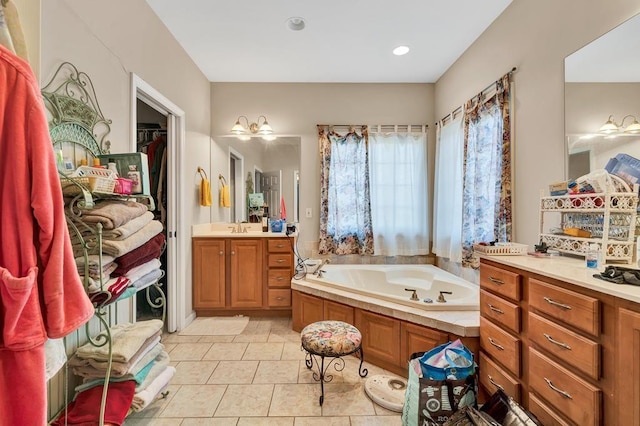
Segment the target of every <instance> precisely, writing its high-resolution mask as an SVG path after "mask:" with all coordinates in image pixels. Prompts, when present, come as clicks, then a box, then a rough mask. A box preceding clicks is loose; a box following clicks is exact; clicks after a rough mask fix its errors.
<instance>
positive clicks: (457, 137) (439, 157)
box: [433, 114, 464, 263]
mask: <svg viewBox="0 0 640 426" xmlns="http://www.w3.org/2000/svg"><path fill="white" fill-rule="evenodd" d="M462 125H463V118H462V114H459V116H458V117H455V118H453V119H451V120H450V121H448V122H447V123H446V124H443V122H442V121H441V122H440V123H438V127H437V129H436V161H435V163H436V168H435V182H434V201H433V207H434V215H433V252H434V254H435V255H436V256H440V257H444V258H447V259H449V260H450V261H451V262H456V263H460V262H461V261H462V176H463V173H462V167H463V163H464V161H463V156H464V132H463V127H462Z"/></svg>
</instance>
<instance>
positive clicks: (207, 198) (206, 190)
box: [200, 179, 211, 207]
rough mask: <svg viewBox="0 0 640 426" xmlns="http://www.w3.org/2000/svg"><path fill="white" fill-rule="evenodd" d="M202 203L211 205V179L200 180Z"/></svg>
mask: <svg viewBox="0 0 640 426" xmlns="http://www.w3.org/2000/svg"><path fill="white" fill-rule="evenodd" d="M200 205H201V206H204V207H208V206H210V205H211V183H210V182H209V179H202V180H201V181H200Z"/></svg>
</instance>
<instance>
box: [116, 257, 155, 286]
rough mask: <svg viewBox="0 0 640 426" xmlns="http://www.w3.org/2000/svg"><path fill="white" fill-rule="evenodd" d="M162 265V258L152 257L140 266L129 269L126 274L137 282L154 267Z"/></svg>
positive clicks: (132, 280)
mask: <svg viewBox="0 0 640 426" xmlns="http://www.w3.org/2000/svg"><path fill="white" fill-rule="evenodd" d="M161 266H162V262H160V259H151V260H150V261H148V262H147V263H143V264H142V265H140V266H136V267H135V268H131V269H129V271H128V272H127V273H126V274H124V276H125V277H127V278H129V279H130V280H131V282H132V283H135V282H136V281H138V280H139V279H140V278H142V277H144V276H145V275H147V274H148V273H149V272H151V271H153V270H154V269H160V267H161Z"/></svg>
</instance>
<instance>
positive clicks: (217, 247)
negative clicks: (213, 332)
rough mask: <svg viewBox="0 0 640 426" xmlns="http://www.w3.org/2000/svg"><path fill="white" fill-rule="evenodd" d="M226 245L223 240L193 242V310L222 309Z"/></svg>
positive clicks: (224, 287)
mask: <svg viewBox="0 0 640 426" xmlns="http://www.w3.org/2000/svg"><path fill="white" fill-rule="evenodd" d="M226 263H227V262H226V244H225V240H223V239H211V238H207V239H195V240H193V272H192V273H193V282H194V284H195V285H194V286H193V309H195V310H196V312H197V311H198V310H200V309H212V308H224V307H225V306H226V305H227V296H226V276H227V273H226Z"/></svg>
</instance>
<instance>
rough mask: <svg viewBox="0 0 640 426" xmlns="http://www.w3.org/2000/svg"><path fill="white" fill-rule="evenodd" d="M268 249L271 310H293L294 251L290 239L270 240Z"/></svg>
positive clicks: (267, 260) (267, 270)
mask: <svg viewBox="0 0 640 426" xmlns="http://www.w3.org/2000/svg"><path fill="white" fill-rule="evenodd" d="M266 249H267V259H266V263H267V268H266V272H267V278H266V281H267V293H268V296H267V297H268V305H269V307H271V308H291V278H292V277H293V270H294V268H293V250H292V248H291V241H289V239H288V238H269V239H267V240H266Z"/></svg>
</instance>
